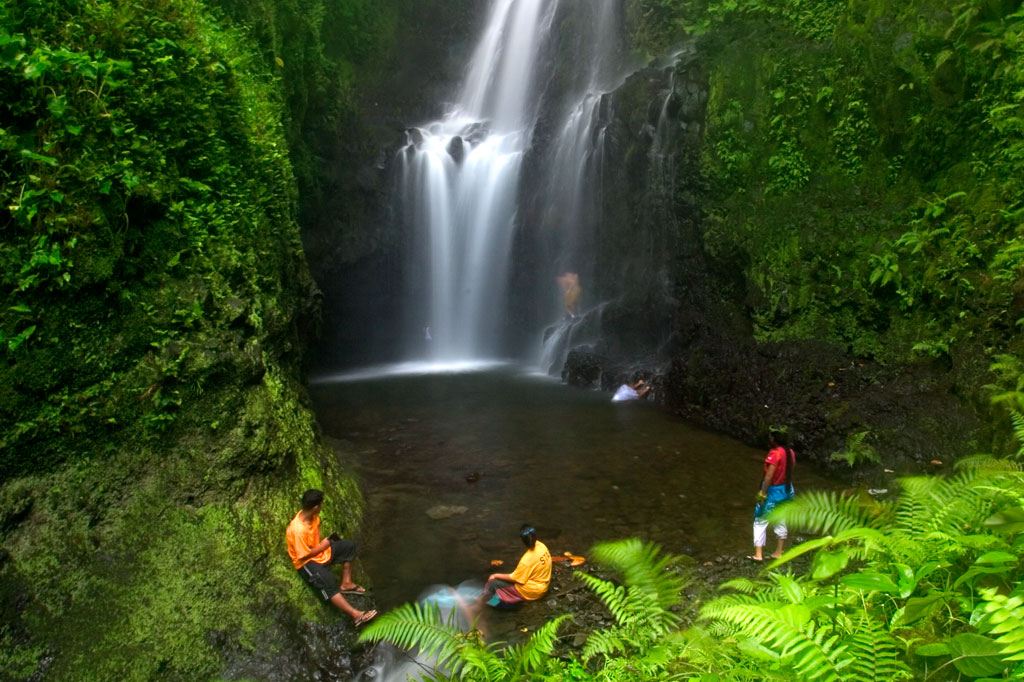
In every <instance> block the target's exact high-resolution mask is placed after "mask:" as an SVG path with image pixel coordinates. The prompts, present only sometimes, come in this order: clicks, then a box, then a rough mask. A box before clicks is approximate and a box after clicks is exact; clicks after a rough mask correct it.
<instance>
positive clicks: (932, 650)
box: [914, 642, 949, 656]
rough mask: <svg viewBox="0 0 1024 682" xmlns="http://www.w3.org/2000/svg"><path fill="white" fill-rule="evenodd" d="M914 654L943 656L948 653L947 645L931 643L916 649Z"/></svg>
mask: <svg viewBox="0 0 1024 682" xmlns="http://www.w3.org/2000/svg"><path fill="white" fill-rule="evenodd" d="M914 653H915V654H917V655H918V656H945V655H947V654H948V653H949V645H948V644H946V643H945V642H933V643H932V644H925V645H924V646H919V647H917V650H916V651H915V652H914Z"/></svg>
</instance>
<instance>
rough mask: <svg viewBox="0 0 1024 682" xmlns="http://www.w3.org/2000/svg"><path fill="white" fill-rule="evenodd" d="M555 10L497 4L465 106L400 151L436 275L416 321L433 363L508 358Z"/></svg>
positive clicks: (529, 3)
mask: <svg viewBox="0 0 1024 682" xmlns="http://www.w3.org/2000/svg"><path fill="white" fill-rule="evenodd" d="M556 6H557V3H554V2H547V1H545V0H496V1H495V3H494V5H493V7H492V10H491V15H490V19H489V21H488V24H487V28H486V30H485V32H484V35H483V37H482V38H481V40H480V42H479V44H478V46H477V49H476V51H475V53H474V56H473V59H472V61H471V62H470V65H469V69H468V75H467V79H466V85H465V87H464V89H463V91H462V94H461V96H460V97H459V101H458V102H457V103H456V104H455V105H454V106H453V107H452V109H451V111H450V112H449V113H448V115H446V116H445V117H444V118H443V119H442V120H440V121H437V122H434V123H432V124H430V125H427V126H424V127H423V128H418V129H413V130H411V131H410V133H409V136H408V137H409V139H408V143H407V145H406V147H405V148H404V149H403V150H402V152H401V163H402V166H401V176H400V185H401V187H402V191H403V202H404V206H405V209H406V215H407V216H408V220H409V222H410V223H411V228H412V230H413V232H414V234H416V235H418V239H419V244H420V248H419V249H418V251H419V253H418V254H417V257H418V258H421V259H422V260H423V261H424V262H425V263H426V264H427V271H428V272H427V274H426V277H425V280H426V281H425V282H422V283H421V286H422V287H423V288H425V289H426V291H425V296H424V297H423V298H422V299H417V300H422V301H423V305H422V308H423V309H421V310H416V311H414V313H413V315H414V321H415V322H417V323H418V324H419V325H420V326H421V327H423V328H427V327H429V342H428V349H429V355H430V357H431V359H433V360H437V361H447V362H450V361H457V360H467V359H483V358H488V357H494V356H495V355H498V354H499V353H500V347H501V344H500V338H499V336H500V324H501V321H502V319H503V317H504V312H505V311H504V300H505V290H506V286H507V283H506V280H507V273H508V260H509V250H510V245H511V240H512V235H513V228H514V220H515V214H516V193H517V190H518V182H519V171H520V165H521V163H522V159H523V155H524V153H525V152H526V150H527V149H528V148H529V145H530V140H531V136H532V133H533V128H534V124H535V119H536V115H537V114H536V112H537V108H538V103H537V97H536V96H535V93H534V82H535V79H536V75H535V71H536V65H537V61H538V56H539V55H540V53H541V50H542V47H543V45H544V43H545V41H546V40H548V38H549V34H550V29H551V21H552V18H553V16H554V13H555V8H556ZM427 336H428V332H427V331H426V329H424V332H423V338H424V339H425V340H426V338H427Z"/></svg>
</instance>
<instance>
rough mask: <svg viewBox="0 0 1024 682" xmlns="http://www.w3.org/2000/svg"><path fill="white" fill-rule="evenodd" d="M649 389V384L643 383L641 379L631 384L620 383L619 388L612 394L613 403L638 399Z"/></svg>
mask: <svg viewBox="0 0 1024 682" xmlns="http://www.w3.org/2000/svg"><path fill="white" fill-rule="evenodd" d="M650 390H651V386H650V384H646V383H644V380H643V379H637V380H636V381H634V382H633V383H631V384H622V385H621V386H619V390H617V391H615V395H614V396H612V402H613V403H621V402H625V401H627V400H639V399H640V398H643V397H644V396H645V395H647V392H648V391H650Z"/></svg>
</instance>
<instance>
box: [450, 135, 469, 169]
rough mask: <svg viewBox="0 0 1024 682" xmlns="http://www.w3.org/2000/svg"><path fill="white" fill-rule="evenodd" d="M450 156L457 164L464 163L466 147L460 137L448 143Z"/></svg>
mask: <svg viewBox="0 0 1024 682" xmlns="http://www.w3.org/2000/svg"><path fill="white" fill-rule="evenodd" d="M448 154H449V155H450V156H451V157H452V158H453V159H455V163H462V160H463V159H464V158H466V145H465V143H464V142H463V141H462V138H461V137H459V136H458V135H456V136H455V137H453V138H452V139H451V141H450V142H448Z"/></svg>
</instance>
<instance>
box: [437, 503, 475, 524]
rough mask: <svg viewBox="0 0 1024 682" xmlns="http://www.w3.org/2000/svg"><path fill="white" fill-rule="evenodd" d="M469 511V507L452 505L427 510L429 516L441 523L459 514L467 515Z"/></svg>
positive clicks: (442, 505) (439, 505)
mask: <svg viewBox="0 0 1024 682" xmlns="http://www.w3.org/2000/svg"><path fill="white" fill-rule="evenodd" d="M468 511H469V507H463V506H461V505H452V504H438V505H435V506H433V507H431V508H430V509H428V510H427V516H429V517H430V518H432V519H434V520H435V521H440V520H441V519H447V518H451V517H452V516H458V515H459V514H465V513H466V512H468Z"/></svg>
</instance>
